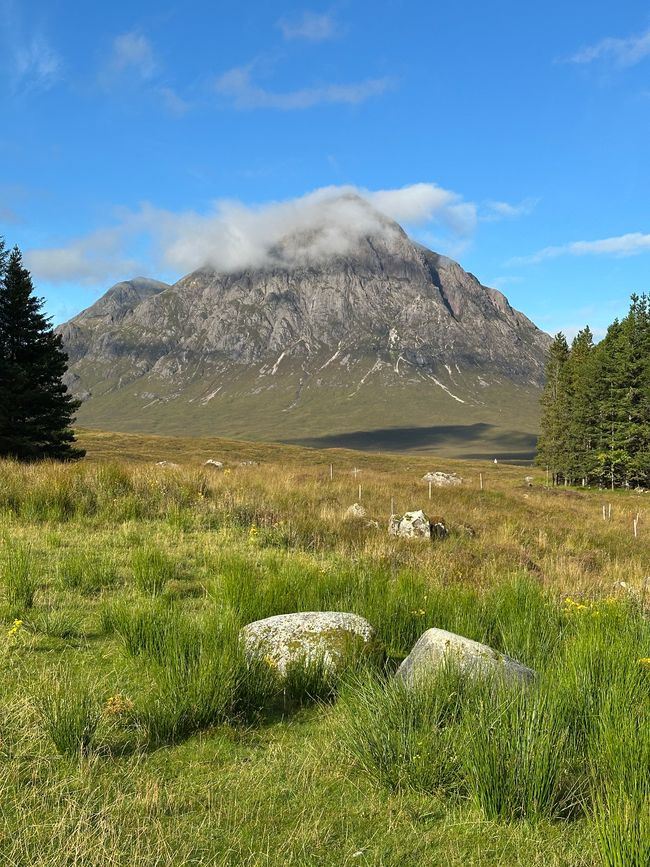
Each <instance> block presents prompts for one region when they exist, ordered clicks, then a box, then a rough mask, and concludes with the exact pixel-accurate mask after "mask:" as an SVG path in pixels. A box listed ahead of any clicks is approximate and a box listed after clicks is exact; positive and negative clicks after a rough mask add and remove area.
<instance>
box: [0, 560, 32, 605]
mask: <svg viewBox="0 0 650 867" xmlns="http://www.w3.org/2000/svg"><path fill="white" fill-rule="evenodd" d="M2 583H3V584H4V590H5V595H6V598H7V602H8V603H9V606H10V608H11V610H12V612H14V613H16V614H21V613H24V612H25V610H26V609H29V608H31V607H32V605H33V604H34V596H35V595H36V591H37V589H38V582H37V580H36V575H35V563H34V558H33V556H32V552H31V550H30V549H29V547H26V546H23V545H9V546H8V548H7V552H6V555H5V561H4V563H3V565H2Z"/></svg>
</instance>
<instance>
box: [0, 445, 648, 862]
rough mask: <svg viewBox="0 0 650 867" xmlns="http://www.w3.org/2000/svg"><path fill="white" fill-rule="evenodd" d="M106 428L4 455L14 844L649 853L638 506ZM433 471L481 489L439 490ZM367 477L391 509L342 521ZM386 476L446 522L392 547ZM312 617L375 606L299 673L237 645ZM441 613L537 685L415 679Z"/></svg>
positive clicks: (238, 852)
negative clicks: (212, 463)
mask: <svg viewBox="0 0 650 867" xmlns="http://www.w3.org/2000/svg"><path fill="white" fill-rule="evenodd" d="M90 442H91V443H92V446H91V450H90V451H91V459H90V460H89V461H86V462H84V463H82V464H80V465H77V466H54V465H47V464H45V465H40V466H28V467H24V466H19V465H16V464H14V463H11V462H4V463H2V462H0V579H1V580H0V589H1V590H2V598H1V600H0V655H1V656H2V665H3V677H2V679H1V681H0V792H1V793H2V805H3V807H2V809H3V831H2V835H0V857H1V858H2V863H6V864H9V865H27V864H29V865H43V867H45V865H47V867H59V865H60V867H63V865H68V864H79V865H98V867H99V865H105V864H108V865H136V864H137V865H139V867H140V865H167V864H169V865H176V864H179V865H180V864H183V865H185V864H191V865H204V864H206V865H207V864H209V865H213V864H216V865H241V864H247V865H260V867H262V865H264V867H271V865H274V867H275V865H277V867H280V865H285V864H288V865H300V867H303V865H312V864H313V865H335V864H336V865H339V864H344V865H347V864H349V865H356V864H372V865H377V867H380V865H382V867H384V865H400V867H401V865H407V867H408V865H419V864H422V863H430V864H445V865H447V864H449V865H458V867H460V865H473V864H476V865H481V867H497V865H503V867H505V865H522V867H523V865H526V867H528V865H539V867H541V865H544V867H548V865H557V867H560V865H562V867H587V865H594V864H603V865H606V867H628V865H629V867H637V865H641V864H647V862H648V852H647V849H646V847H647V839H648V830H649V822H650V817H649V815H648V808H647V805H648V801H649V798H650V784H648V780H649V779H650V734H649V732H650V668H648V667H647V664H646V663H644V662H640V661H639V660H644V659H645V658H646V657H648V656H650V625H649V621H648V617H647V612H646V608H645V597H644V592H643V584H642V579H643V576H644V575H645V567H646V564H647V562H648V557H649V556H650V537H646V531H645V530H644V529H643V528H644V527H646V517H645V513H644V506H643V503H644V500H643V498H642V497H640V496H639V495H636V494H634V493H632V492H629V493H626V492H615V494H614V495H612V494H610V493H609V492H608V493H607V495H606V498H607V499H606V501H609V500H610V499H611V501H612V504H613V515H612V520H611V521H607V522H605V521H603V520H602V500H603V496H604V495H603V493H602V492H584V493H583V492H582V491H580V492H572V491H568V492H564V491H559V492H554V491H547V490H545V488H544V487H543V486H542V485H541V484H540V483H539V482H540V480H536V485H535V487H533V488H528V487H525V486H524V484H523V475H525V474H527V472H528V471H522V470H520V469H517V468H515V467H502V466H500V465H499V466H498V467H497V468H495V467H493V466H488V465H481V464H479V463H467V464H458V463H453V462H446V461H445V462H444V464H437V463H434V462H432V461H431V459H423V458H419V457H411V456H409V457H408V458H399V457H396V456H388V457H385V458H384V457H381V458H379V457H373V456H370V455H355V454H353V453H345V452H335V453H333V454H331V453H323V452H320V453H319V452H307V451H301V450H298V449H291V448H289V447H269V448H268V449H267V450H266V451H263V447H262V446H256V445H246V444H245V445H242V446H241V447H240V451H239V452H238V451H237V448H238V447H237V446H236V444H233V443H231V444H229V446H228V448H229V451H228V452H227V454H224V452H221V453H216V452H213V454H207V455H205V457H209V456H216V457H219V458H221V457H225V458H226V470H227V471H228V472H214V471H210V472H209V473H208V472H206V471H205V470H204V469H203V468H202V466H201V464H202V459H205V457H204V454H205V453H204V452H203V453H202V452H201V449H203V448H204V445H201V444H200V443H199V444H197V445H195V449H196V450H195V451H190V450H189V449H188V448H186V446H185V445H184V444H183V448H186V451H185V452H183V449H182V448H181V447H180V446H178V449H179V450H178V452H176V451H174V449H175V448H176V447H177V445H178V444H176V445H175V444H174V443H173V442H172V441H171V440H170V441H165V443H166V445H165V443H163V445H164V446H165V448H167V447H169V449H170V451H168V452H165V450H164V448H163V447H162V446H161V441H160V440H151V441H146V440H145V439H144V438H142V439H139V438H133V439H130V440H128V442H125V443H123V444H122V445H119V438H118V445H115V443H113V442H112V441H110V440H108V439H106V438H103V437H100V436H99V435H97V436H96V437H95V438H93V437H90ZM102 443H103V444H104V446H102ZM84 445H87V443H84ZM100 446H101V447H102V448H103V447H106V449H107V450H110V449H113V448H115V449H119V448H123V450H125V451H128V449H131V452H130V459H131V462H130V463H126V462H125V463H121V462H116V461H115V460H112V459H111V460H110V461H105V460H104V459H103V457H102V452H101V451H100ZM172 446H173V448H172ZM93 448H94V449H95V453H94V455H93ZM147 449H149V450H150V452H147ZM152 452H153V454H152ZM179 454H180V455H181V459H180V461H177V462H181V463H183V457H182V455H184V456H185V460H186V462H187V466H182V467H180V468H179V469H165V468H158V467H155V466H153V458H155V459H156V460H158V459H163V458H167V459H171V460H174V459H175V458H176V459H178V457H179ZM240 460H259V461H265V462H264V463H263V464H260V465H259V466H251V465H247V466H240V465H239V461H240ZM332 461H333V462H334V479H333V480H330V479H329V464H330V463H331V462H332ZM355 466H357V467H358V468H360V469H361V475H360V476H359V477H358V478H357V477H356V476H355V475H354V474H353V473H351V472H350V471H351V470H352V469H353V468H354V467H355ZM437 468H440V469H444V470H455V471H458V472H459V473H460V475H461V476H463V477H464V478H465V479H466V483H465V485H464V486H463V487H461V488H459V489H454V490H449V491H447V490H440V491H435V492H434V500H435V501H434V502H432V503H431V504H429V502H428V490H427V486H426V485H424V484H423V483H421V481H420V478H421V476H422V474H423V473H424V471H425V470H428V469H437ZM479 472H482V473H483V480H484V490H483V491H482V492H481V491H480V490H479V488H478V473H479ZM359 478H361V479H362V484H363V502H364V505H365V506H366V508H367V510H368V516H369V518H373V519H375V520H377V521H379V523H380V527H379V529H374V528H372V527H367V526H366V525H365V523H364V522H347V521H344V520H343V514H344V512H345V509H346V508H347V506H348V505H350V503H351V502H354V501H355V500H356V499H357V494H358V484H359ZM391 497H393V498H395V500H396V501H397V507H398V508H407V507H412V508H417V507H420V506H422V507H424V508H425V509H427V508H430V509H431V511H432V512H434V513H436V514H442V515H443V516H444V517H445V518H446V520H447V522H448V523H449V525H450V527H451V530H452V532H451V535H450V537H449V539H447V540H445V541H444V542H443V543H437V544H429V543H427V542H423V543H420V542H417V541H415V542H413V543H406V542H402V541H400V540H395V539H391V538H389V537H388V535H387V533H386V530H385V523H386V520H387V514H388V511H389V509H390V501H391ZM638 511H640V512H641V522H640V534H639V537H638V538H636V539H635V538H634V536H633V534H632V532H631V520H630V519H631V517H632V516H633V515H635V514H636V512H638ZM466 524H469V525H471V526H472V527H473V528H474V530H475V535H474V536H469V535H468V534H467V533H465V532H464V531H463V530H462V525H466ZM253 530H255V532H252V531H253ZM621 580H622V581H625V582H626V584H627V585H628V589H620V588H618V587H617V586H616V585H617V582H619V581H621ZM299 610H341V611H350V612H352V613H356V614H359V615H361V616H363V617H365V618H367V619H368V620H369V621H370V623H371V624H373V626H374V627H375V629H376V643H375V645H374V647H373V650H374V651H377V652H373V653H371V654H368V655H361V656H359V657H356V656H354V655H353V656H352V658H351V661H350V665H348V666H343V667H342V668H341V669H340V670H337V671H336V672H332V671H331V670H329V669H327V668H326V667H325V666H323V665H322V661H319V660H318V659H316V660H312V661H311V662H307V661H306V660H300V659H298V661H297V662H296V663H295V664H294V665H293V666H292V667H290V670H289V674H288V677H287V678H285V679H283V678H281V677H279V675H278V673H277V671H276V670H275V669H274V667H273V666H272V665H270V664H268V662H267V661H265V660H259V659H257V660H256V659H251V658H247V657H246V654H245V653H244V652H243V648H242V646H241V645H240V642H239V640H238V633H239V629H240V627H241V626H243V625H245V624H246V623H248V622H250V621H252V620H255V619H260V618H263V617H267V616H271V615H274V614H281V613H287V612H292V611H299ZM17 620H19V621H23V622H22V623H20V624H19V625H16V623H15V621H17ZM433 626H435V627H439V628H442V629H447V630H450V631H452V632H457V633H460V634H462V635H466V636H467V637H468V638H472V639H475V640H477V641H481V642H485V643H487V644H489V645H491V646H492V647H494V648H495V649H496V650H499V651H501V652H505V653H508V654H510V655H511V656H514V657H515V658H517V659H519V660H520V661H521V662H522V663H524V664H526V665H529V666H531V667H533V668H534V669H536V670H537V672H538V677H537V678H536V679H535V681H534V683H532V684H531V685H529V686H527V687H525V688H508V689H506V688H504V686H503V684H499V683H491V682H489V681H483V680H481V681H477V680H474V679H471V678H469V679H468V678H467V677H466V676H461V675H460V674H459V673H458V672H457V671H455V670H454V669H453V667H450V668H448V669H443V670H442V671H440V672H438V673H437V674H434V675H432V676H431V678H430V679H429V681H428V682H427V683H426V685H425V684H424V683H420V684H418V686H417V688H415V687H407V686H405V685H404V684H403V683H402V682H401V681H399V680H396V679H394V677H393V673H394V671H395V669H396V667H397V665H398V664H399V662H400V661H401V659H403V658H404V657H405V656H406V654H407V653H408V652H409V650H410V649H411V647H412V645H413V643H414V642H415V641H416V640H417V638H418V637H419V636H420V635H421V634H422V632H423V631H424V630H425V629H427V628H429V627H433Z"/></svg>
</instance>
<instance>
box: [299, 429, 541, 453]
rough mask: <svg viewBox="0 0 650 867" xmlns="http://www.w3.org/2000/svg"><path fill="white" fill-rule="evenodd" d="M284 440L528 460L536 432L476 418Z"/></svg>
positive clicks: (534, 445)
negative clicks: (511, 428) (456, 421)
mask: <svg viewBox="0 0 650 867" xmlns="http://www.w3.org/2000/svg"><path fill="white" fill-rule="evenodd" d="M285 442H287V443H291V444H293V445H302V446H311V447H312V448H321V449H323V448H325V449H326V448H345V449H358V450H360V451H374V452H376V451H387V452H391V451H395V452H398V451H399V452H401V451H435V450H438V449H440V450H444V451H445V452H447V454H449V456H451V457H463V458H473V459H475V460H492V459H494V458H498V459H499V460H502V461H531V460H532V459H533V458H534V457H535V447H536V445H537V437H536V436H535V434H531V433H524V432H522V431H508V430H502V429H501V428H497V427H495V426H494V425H491V424H486V423H484V422H479V423H477V424H468V425H463V424H451V425H432V426H431V427H391V428H376V429H374V430H359V431H351V432H350V433H339V434H328V435H326V436H321V437H305V438H300V439H291V440H285Z"/></svg>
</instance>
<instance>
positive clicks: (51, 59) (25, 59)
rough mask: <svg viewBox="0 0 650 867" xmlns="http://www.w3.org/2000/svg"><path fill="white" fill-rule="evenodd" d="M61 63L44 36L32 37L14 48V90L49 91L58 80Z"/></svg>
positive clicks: (61, 68)
mask: <svg viewBox="0 0 650 867" xmlns="http://www.w3.org/2000/svg"><path fill="white" fill-rule="evenodd" d="M62 72H63V62H62V60H61V58H60V56H59V55H58V54H57V52H56V51H55V50H54V49H53V48H52V46H51V45H50V44H49V43H48V41H47V40H46V39H45V37H44V36H39V35H37V36H33V37H32V38H31V39H30V40H29V41H28V42H25V43H23V44H22V45H17V46H14V63H13V78H14V87H15V88H16V89H20V88H25V89H26V90H49V89H50V88H51V87H53V86H54V85H55V84H56V83H57V82H58V81H59V80H60V79H61V75H62Z"/></svg>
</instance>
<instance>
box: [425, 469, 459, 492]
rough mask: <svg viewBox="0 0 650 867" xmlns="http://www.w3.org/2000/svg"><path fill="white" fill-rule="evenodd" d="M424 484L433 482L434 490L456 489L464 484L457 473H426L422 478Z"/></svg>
mask: <svg viewBox="0 0 650 867" xmlns="http://www.w3.org/2000/svg"><path fill="white" fill-rule="evenodd" d="M422 481H423V482H431V484H432V485H433V487H434V488H455V487H458V485H462V484H463V480H462V479H461V477H460V476H457V475H456V473H441V472H436V473H433V472H431V473H426V474H425V475H424V476H422Z"/></svg>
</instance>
